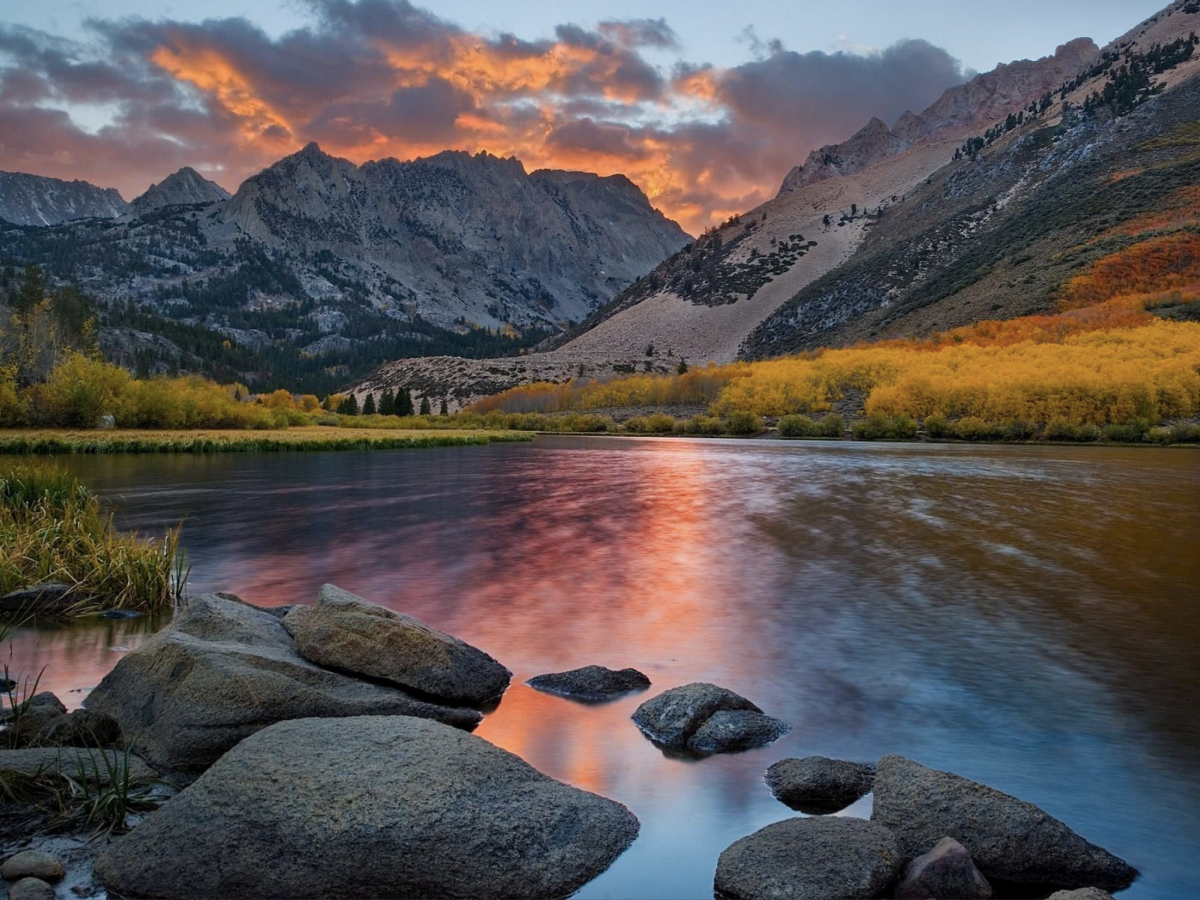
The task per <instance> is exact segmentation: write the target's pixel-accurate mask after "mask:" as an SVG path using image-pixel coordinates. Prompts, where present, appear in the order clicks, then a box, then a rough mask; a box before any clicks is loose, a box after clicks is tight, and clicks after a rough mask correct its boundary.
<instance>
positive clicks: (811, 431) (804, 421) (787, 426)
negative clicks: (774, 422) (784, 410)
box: [779, 416, 821, 438]
mask: <svg viewBox="0 0 1200 900" xmlns="http://www.w3.org/2000/svg"><path fill="white" fill-rule="evenodd" d="M820 431H821V426H819V425H818V424H817V423H816V422H814V421H813V420H812V419H810V418H809V417H808V416H784V417H783V418H782V419H780V420H779V434H780V436H781V437H785V438H811V437H816V436H817V435H818V434H819V433H820Z"/></svg>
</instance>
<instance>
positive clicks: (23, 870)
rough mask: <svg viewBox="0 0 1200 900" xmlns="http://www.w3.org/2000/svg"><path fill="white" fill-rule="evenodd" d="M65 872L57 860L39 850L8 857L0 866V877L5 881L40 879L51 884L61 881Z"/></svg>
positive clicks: (25, 851) (24, 851) (23, 851)
mask: <svg viewBox="0 0 1200 900" xmlns="http://www.w3.org/2000/svg"><path fill="white" fill-rule="evenodd" d="M66 874H67V870H66V869H65V868H63V864H62V863H61V862H59V860H58V859H57V858H56V857H54V856H51V855H50V854H49V853H45V852H43V851H41V850H22V851H21V852H20V853H18V854H17V855H16V856H10V857H9V858H8V859H7V860H5V861H4V865H2V866H0V876H2V877H3V878H4V880H5V881H20V880H21V879H22V878H40V879H42V881H49V882H51V883H54V882H57V881H62V879H63V876H64V875H66Z"/></svg>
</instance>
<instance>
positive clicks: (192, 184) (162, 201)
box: [129, 166, 233, 216]
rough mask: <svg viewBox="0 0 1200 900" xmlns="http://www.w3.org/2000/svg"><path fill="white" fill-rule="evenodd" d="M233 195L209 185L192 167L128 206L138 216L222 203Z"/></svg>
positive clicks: (167, 179) (186, 167)
mask: <svg viewBox="0 0 1200 900" xmlns="http://www.w3.org/2000/svg"><path fill="white" fill-rule="evenodd" d="M231 196H233V195H232V194H230V193H229V191H227V190H225V188H223V187H221V186H220V185H219V184H217V183H216V182H215V181H209V180H208V179H207V178H205V177H204V176H203V175H201V174H200V173H199V172H197V171H196V170H195V169H193V168H192V167H191V166H184V167H183V168H182V169H180V170H179V171H178V172H175V173H174V174H172V175H168V176H167V177H166V178H164V179H163V180H162V181H160V182H159V183H158V184H152V185H150V187H148V188H147V189H146V192H145V193H144V194H142V195H141V196H139V197H135V198H134V199H133V200H132V201H131V202H130V204H129V212H130V213H131V214H132V215H135V216H143V215H145V214H146V213H149V212H152V211H154V210H157V209H162V208H163V207H166V206H192V205H194V204H199V203H219V202H220V201H222V200H228V199H229V198H230V197H231Z"/></svg>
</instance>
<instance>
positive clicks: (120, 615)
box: [100, 609, 142, 619]
mask: <svg viewBox="0 0 1200 900" xmlns="http://www.w3.org/2000/svg"><path fill="white" fill-rule="evenodd" d="M141 617H142V614H141V613H140V612H138V611H137V610H136V609H106V610H105V611H104V612H102V613H100V618H102V619H140V618H141Z"/></svg>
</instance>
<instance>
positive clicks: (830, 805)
mask: <svg viewBox="0 0 1200 900" xmlns="http://www.w3.org/2000/svg"><path fill="white" fill-rule="evenodd" d="M874 781H875V767H874V766H872V765H868V764H867V763H856V762H848V761H847V760H844V759H829V758H828V757H825V756H805V757H803V758H801V759H782V760H780V761H779V762H777V763H775V765H773V766H771V768H769V769H767V787H769V788H770V789H771V793H772V794H774V795H775V799H776V800H778V801H779V802H781V803H785V804H787V805H788V806H790V807H791V808H792V809H797V810H799V811H800V812H802V813H807V814H808V815H815V816H823V815H828V814H829V813H835V812H838V811H839V810H843V809H845V808H846V807H847V806H849V805H850V804H851V803H853V802H854V801H855V800H857V799H858V798H859V797H862V796H864V795H866V794H868V793H870V791H871V784H872V783H873V782H874Z"/></svg>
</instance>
